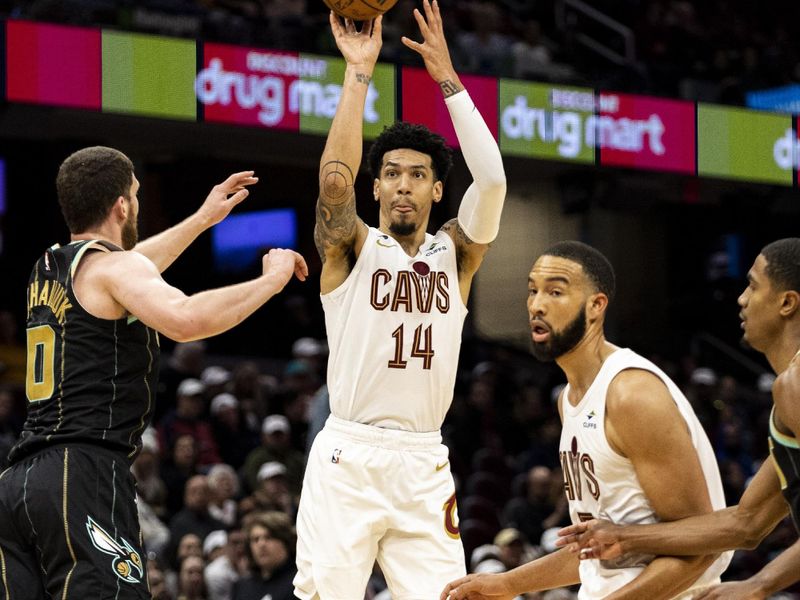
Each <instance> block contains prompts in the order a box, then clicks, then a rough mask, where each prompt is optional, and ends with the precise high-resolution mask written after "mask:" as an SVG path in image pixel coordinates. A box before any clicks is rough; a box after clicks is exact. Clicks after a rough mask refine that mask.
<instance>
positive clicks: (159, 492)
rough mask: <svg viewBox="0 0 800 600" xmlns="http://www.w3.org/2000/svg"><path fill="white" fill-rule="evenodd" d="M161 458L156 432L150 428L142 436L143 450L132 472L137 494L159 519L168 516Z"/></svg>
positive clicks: (135, 461)
mask: <svg viewBox="0 0 800 600" xmlns="http://www.w3.org/2000/svg"><path fill="white" fill-rule="evenodd" d="M160 465H161V458H160V456H159V453H158V441H157V439H156V432H155V430H154V429H153V428H152V427H148V428H147V429H146V430H145V432H144V433H143V434H142V449H141V450H140V451H139V454H138V455H137V456H136V458H135V459H134V461H133V465H132V466H131V470H132V471H133V475H134V477H135V478H136V492H137V494H138V495H139V497H140V498H141V499H142V500H143V501H144V502H146V503H147V504H148V506H149V507H150V508H151V509H152V511H153V512H154V513H155V514H156V515H157V516H158V517H159V518H162V519H163V518H164V517H166V516H167V486H166V484H165V483H164V481H163V480H162V479H161V474H160Z"/></svg>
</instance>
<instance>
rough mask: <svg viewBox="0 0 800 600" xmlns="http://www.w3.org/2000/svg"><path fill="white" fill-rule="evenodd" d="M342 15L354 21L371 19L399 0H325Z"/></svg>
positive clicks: (329, 6) (333, 9)
mask: <svg viewBox="0 0 800 600" xmlns="http://www.w3.org/2000/svg"><path fill="white" fill-rule="evenodd" d="M324 2H325V4H327V5H328V8H330V9H331V10H332V11H333V12H335V13H336V14H337V15H339V16H340V17H346V18H348V19H353V20H354V21H369V20H370V19H374V18H375V17H377V16H378V15H382V14H383V13H385V12H386V11H387V10H389V9H390V8H392V7H393V6H394V5H395V4H396V3H397V0H324Z"/></svg>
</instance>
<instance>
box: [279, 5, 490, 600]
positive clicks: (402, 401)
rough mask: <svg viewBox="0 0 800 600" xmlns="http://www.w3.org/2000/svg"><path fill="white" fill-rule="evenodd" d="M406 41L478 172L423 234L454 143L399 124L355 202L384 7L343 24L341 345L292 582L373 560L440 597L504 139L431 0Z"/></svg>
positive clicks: (344, 577) (332, 244) (320, 209)
mask: <svg viewBox="0 0 800 600" xmlns="http://www.w3.org/2000/svg"><path fill="white" fill-rule="evenodd" d="M423 10H424V12H425V15H424V16H423V15H422V13H420V11H418V10H415V11H414V16H415V18H416V20H417V24H418V25H419V28H420V32H421V34H422V37H423V40H424V41H423V42H422V43H417V42H414V41H412V40H409V39H407V38H404V40H403V41H404V43H405V44H406V46H408V47H409V48H411V49H413V50H415V51H416V52H418V53H419V54H420V55H421V56H422V58H423V59H424V61H425V66H426V68H427V70H428V74H429V75H430V76H431V78H432V79H433V80H434V81H436V83H437V84H438V85H439V87H440V89H441V90H442V94H443V96H444V102H445V104H446V105H447V108H448V110H449V112H450V116H451V119H452V121H453V126H454V128H455V131H456V134H457V135H458V139H459V141H460V143H461V149H462V151H463V154H464V159H465V161H466V163H467V166H468V168H469V170H470V173H471V174H472V177H473V178H474V182H473V183H472V184H471V185H470V186H469V188H468V189H467V190H466V193H465V194H464V197H463V198H462V200H461V206H460V208H459V211H458V218H457V219H453V220H451V221H449V222H448V223H446V224H445V225H444V226H443V227H442V228H441V229H440V230H439V231H438V232H437V233H436V234H435V235H430V234H428V233H427V228H428V221H429V218H430V212H431V206H432V205H433V203H434V202H439V201H440V200H441V199H442V195H443V192H444V181H445V179H446V177H447V172H448V170H449V168H450V164H451V151H450V149H449V148H447V146H446V145H445V143H444V140H443V139H442V138H441V137H440V136H438V135H435V134H433V133H431V132H430V131H429V130H428V129H427V128H425V127H421V126H418V125H410V124H408V123H396V124H395V125H393V126H392V127H389V128H388V129H386V130H385V131H384V132H383V133H382V134H381V135H380V136H379V137H378V138H377V139H376V140H375V142H374V143H373V145H372V148H371V149H370V153H369V160H368V162H369V167H370V171H371V174H372V178H373V180H372V183H373V185H372V193H373V197H374V199H375V200H376V201H377V202H378V205H379V216H378V227H368V226H367V225H366V224H365V223H364V222H363V221H362V220H361V219H359V218H358V216H357V215H356V199H355V193H354V187H353V185H354V183H355V176H356V173H358V170H359V167H360V164H361V149H362V144H363V141H362V121H363V117H364V103H365V99H366V97H367V93H368V89H369V84H370V78H371V77H372V73H373V69H374V67H375V63H376V61H377V59H378V54H379V52H380V48H381V18H380V17H379V18H377V19H376V20H375V21H374V22H368V23H365V24H364V25H363V27H362V29H361V31H358V30H357V29H356V27H355V25H354V23H352V22H350V21H346V22H345V23H344V24H343V23H341V22H340V21H339V20H338V19H337V18H336V17H334V16H333V14H331V28H332V30H333V35H334V38H335V40H336V44H337V46H338V48H339V50H340V51H341V53H342V55H343V56H344V58H345V61H346V65H347V66H346V69H345V75H344V83H343V87H342V95H341V99H340V101H339V106H338V109H337V112H336V116H335V118H334V120H333V124H332V126H331V130H330V133H329V135H328V140H327V143H326V146H325V150H324V152H323V155H322V159H321V162H320V194H319V199H318V201H317V221H316V228H315V230H314V239H315V241H316V243H317V249H318V250H319V254H320V257H321V259H322V274H321V281H320V288H321V297H322V305H323V308H324V309H325V320H326V325H327V332H328V343H329V347H330V359H329V361H328V392H329V394H330V406H331V416H330V417H329V419H328V421H327V422H326V424H325V427H324V428H323V429H322V431H321V432H320V433H319V434H318V435H317V437H316V438H315V440H314V443H313V446H312V448H311V451H310V453H309V460H308V466H307V468H306V472H305V479H304V482H303V490H302V496H301V500H300V508H299V514H298V518H297V533H298V546H297V564H298V569H299V570H298V574H297V577H296V579H295V594H296V595H297V596H298V597H299V598H301V599H303V600H311V599H312V598H348V599H353V598H362V597H363V596H364V591H365V589H366V586H367V580H368V578H369V576H370V574H371V573H372V569H373V566H374V564H375V561H376V559H377V561H378V562H379V563H380V565H381V569H382V571H383V573H384V575H385V576H386V580H387V583H388V586H389V590H390V592H391V595H392V597H393V598H404V599H406V600H430V598H435V597H436V596H437V595H438V593H439V592H440V591H441V589H442V587H443V586H444V584H445V583H446V582H447V581H449V580H451V579H453V578H454V577H458V576H460V575H462V574H464V573H465V566H464V550H463V547H462V545H461V540H460V538H459V531H458V526H457V517H456V506H455V486H454V483H453V477H452V475H451V474H450V469H449V467H448V450H447V447H446V446H444V445H442V443H441V442H442V440H441V434H440V428H441V425H442V421H443V420H444V417H445V414H446V413H447V410H448V408H449V407H450V403H451V402H452V398H453V386H454V384H455V377H456V369H457V365H458V354H459V348H460V344H461V332H462V328H463V323H464V317H465V315H466V313H467V309H466V306H465V303H466V302H467V298H468V296H469V289H470V284H471V282H472V278H473V275H474V274H475V271H476V270H477V269H478V267H479V265H480V264H481V261H482V260H483V256H484V254H485V253H486V251H487V249H488V244H489V242H491V241H492V240H493V239H494V238H495V236H496V235H497V231H498V227H499V222H500V211H501V208H502V205H503V201H504V198H505V190H506V182H505V175H504V170H503V163H502V160H501V157H500V151H499V148H498V147H497V143H496V142H495V140H494V138H493V137H492V134H491V132H490V131H489V128H488V127H487V126H486V124H485V122H484V121H483V118H482V117H481V115H480V113H479V112H478V110H477V109H476V108H475V106H474V104H473V103H472V100H471V99H470V97H469V94H468V93H467V91H466V90H464V86H463V85H462V84H461V82H460V81H459V79H458V75H457V74H456V72H455V70H454V69H453V66H452V63H451V61H450V54H449V52H448V49H447V43H446V41H445V37H444V31H443V26H442V18H441V14H440V12H439V7H438V4H437V3H436V2H434V3H433V4H430V3H428V2H427V0H426V1H424V2H423Z"/></svg>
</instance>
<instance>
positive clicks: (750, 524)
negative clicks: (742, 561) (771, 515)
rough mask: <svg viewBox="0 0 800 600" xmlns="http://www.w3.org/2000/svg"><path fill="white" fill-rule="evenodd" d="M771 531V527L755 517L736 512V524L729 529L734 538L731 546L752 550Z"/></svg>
mask: <svg viewBox="0 0 800 600" xmlns="http://www.w3.org/2000/svg"><path fill="white" fill-rule="evenodd" d="M771 529H772V528H771V527H769V526H768V525H766V524H765V523H762V522H761V520H759V519H758V518H756V516H755V515H748V514H745V513H743V512H742V511H739V510H737V514H736V524H735V526H734V527H731V531H732V532H733V534H734V536H735V539H734V544H733V545H735V547H736V548H741V549H744V550H753V549H754V548H757V547H758V546H759V544H761V541H762V540H763V539H764V538H765V537H767V534H769V532H770V531H771Z"/></svg>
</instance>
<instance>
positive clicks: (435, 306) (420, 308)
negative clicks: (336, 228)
mask: <svg viewBox="0 0 800 600" xmlns="http://www.w3.org/2000/svg"><path fill="white" fill-rule="evenodd" d="M322 306H323V308H324V309H325V324H326V327H327V333H328V344H329V346H330V358H329V362H328V392H329V394H330V403H331V413H332V414H333V415H334V416H335V417H338V418H340V419H344V420H347V421H354V422H357V423H365V424H368V425H374V426H377V427H384V428H388V429H403V430H406V431H416V432H426V431H437V430H439V429H440V428H441V425H442V422H443V421H444V417H445V415H446V413H447V410H448V409H449V408H450V404H451V402H452V399H453V387H454V385H455V378H456V369H457V366H458V354H459V349H460V347H461V332H462V328H463V324H464V318H465V317H466V314H467V308H466V307H465V306H464V303H463V302H462V300H461V293H460V290H459V285H458V268H457V265H456V250H455V242H454V241H453V240H452V238H451V237H450V236H449V235H448V234H446V233H444V232H442V231H439V232H438V233H437V234H436V235H435V236H432V235H430V234H426V236H425V242H424V243H423V244H422V246H420V249H419V252H418V253H417V255H416V256H413V257H411V256H408V254H406V253H405V251H404V250H403V249H402V248H401V247H400V244H398V243H397V241H395V240H394V238H392V237H391V236H388V235H386V234H384V233H381V232H380V231H379V230H378V229H375V228H372V227H370V229H369V233H368V235H367V239H366V241H365V242H364V246H363V248H362V249H361V254H360V255H359V257H358V260H357V261H356V264H355V266H354V267H353V271H352V272H351V273H350V275H349V276H348V277H347V279H346V280H345V281H344V283H343V284H342V285H340V286H339V287H338V288H336V289H335V290H334V291H332V292H330V293H328V294H324V295H322Z"/></svg>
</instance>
